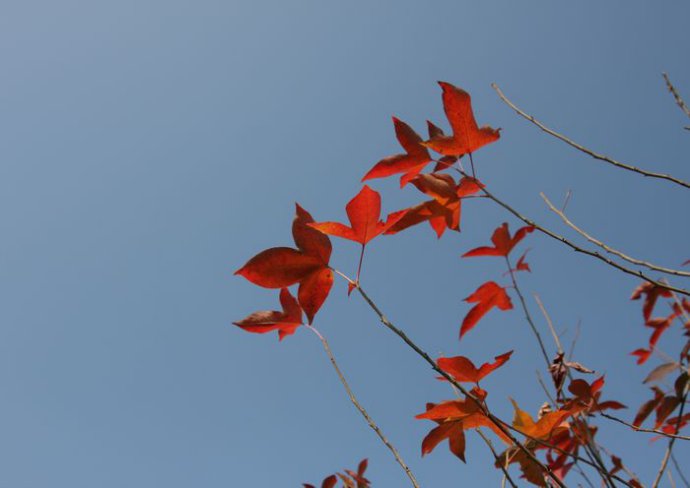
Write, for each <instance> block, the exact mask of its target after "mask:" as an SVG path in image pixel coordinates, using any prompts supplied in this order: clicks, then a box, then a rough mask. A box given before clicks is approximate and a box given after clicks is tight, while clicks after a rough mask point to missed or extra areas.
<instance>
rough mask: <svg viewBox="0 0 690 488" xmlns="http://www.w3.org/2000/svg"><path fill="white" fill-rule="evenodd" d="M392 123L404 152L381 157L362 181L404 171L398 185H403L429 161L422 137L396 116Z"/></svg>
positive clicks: (429, 157)
mask: <svg viewBox="0 0 690 488" xmlns="http://www.w3.org/2000/svg"><path fill="white" fill-rule="evenodd" d="M393 125H395V136H396V137H397V139H398V142H400V145H401V146H402V147H403V149H405V153H404V154H395V155H393V156H388V157H386V158H383V159H382V160H381V161H379V162H378V163H376V164H375V165H374V167H373V168H371V169H370V170H369V172H368V173H367V174H365V175H364V178H362V181H366V180H371V179H373V178H385V177H386V176H391V175H394V174H398V173H404V175H403V176H402V177H401V178H400V187H403V186H405V185H406V184H407V183H408V182H409V181H410V180H411V179H412V178H414V177H415V176H417V175H418V174H419V172H420V171H422V169H424V166H426V165H427V164H428V163H429V162H430V161H431V156H429V151H428V150H427V148H426V147H424V146H423V145H422V138H421V137H419V135H418V134H417V133H416V132H415V131H414V130H413V129H412V128H411V127H410V126H409V125H407V124H406V123H405V122H403V121H402V120H400V119H398V118H396V117H393Z"/></svg>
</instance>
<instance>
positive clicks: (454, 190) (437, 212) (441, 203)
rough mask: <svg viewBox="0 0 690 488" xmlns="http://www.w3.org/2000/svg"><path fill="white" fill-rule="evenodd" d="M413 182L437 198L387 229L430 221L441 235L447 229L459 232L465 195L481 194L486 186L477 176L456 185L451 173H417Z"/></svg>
mask: <svg viewBox="0 0 690 488" xmlns="http://www.w3.org/2000/svg"><path fill="white" fill-rule="evenodd" d="M412 183H413V184H414V185H415V186H416V187H417V189H418V190H419V191H421V192H422V193H425V194H427V195H429V196H431V197H433V200H428V201H426V202H422V203H420V204H419V205H415V206H414V207H410V208H409V209H407V213H406V214H405V216H404V217H403V218H402V219H400V220H399V221H398V222H397V223H396V224H395V225H393V226H392V227H391V228H390V229H388V230H387V231H386V234H395V233H397V232H400V231H401V230H404V229H407V228H408V227H412V226H413V225H417V224H419V223H422V222H429V225H431V228H432V229H434V231H436V235H437V236H438V237H439V238H440V237H441V236H442V235H443V233H444V232H445V230H446V229H450V230H454V231H459V230H460V218H461V216H462V198H464V197H467V196H469V195H472V194H474V193H477V192H478V191H479V190H481V189H482V188H483V187H484V185H482V183H481V182H480V181H479V180H476V179H474V178H469V177H466V178H462V179H461V180H460V183H458V184H456V183H455V180H454V179H453V177H452V176H450V175H444V174H439V173H431V174H423V175H419V176H417V177H416V178H415V179H414V180H412Z"/></svg>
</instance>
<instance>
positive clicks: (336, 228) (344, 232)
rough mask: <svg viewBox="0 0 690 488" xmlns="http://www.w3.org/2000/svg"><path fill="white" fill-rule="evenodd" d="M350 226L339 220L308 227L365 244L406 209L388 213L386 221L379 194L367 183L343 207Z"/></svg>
mask: <svg viewBox="0 0 690 488" xmlns="http://www.w3.org/2000/svg"><path fill="white" fill-rule="evenodd" d="M345 210H346V211H347V217H348V219H349V220H350V227H348V226H347V225H344V224H341V223H340V222H319V223H311V224H309V226H310V227H313V228H314V229H317V230H318V231H320V232H323V233H324V234H329V235H332V236H336V237H342V238H343V239H349V240H351V241H355V242H359V243H360V244H362V245H363V246H365V245H366V244H367V243H368V242H369V241H370V240H372V239H373V238H374V237H376V236H378V235H380V234H383V233H384V232H386V231H387V230H388V229H390V228H391V227H392V226H393V225H395V223H396V222H398V221H399V220H400V219H401V218H403V217H404V215H405V213H407V210H400V211H398V212H393V213H391V214H389V215H388V218H387V219H386V222H383V221H381V220H379V218H380V216H381V195H379V194H378V192H376V191H374V190H372V189H371V188H369V187H368V186H367V185H364V188H362V190H361V191H360V192H359V193H358V194H357V195H356V196H355V197H354V198H353V199H352V200H350V201H349V202H348V204H347V206H346V207H345Z"/></svg>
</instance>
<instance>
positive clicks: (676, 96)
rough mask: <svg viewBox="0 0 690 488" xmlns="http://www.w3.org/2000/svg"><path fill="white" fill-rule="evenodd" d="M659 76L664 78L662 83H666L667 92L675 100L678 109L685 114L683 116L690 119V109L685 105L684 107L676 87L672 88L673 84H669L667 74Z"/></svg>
mask: <svg viewBox="0 0 690 488" xmlns="http://www.w3.org/2000/svg"><path fill="white" fill-rule="evenodd" d="M661 76H663V77H664V81H666V87H667V88H668V91H670V92H671V94H672V95H673V98H674V99H675V100H676V105H678V106H679V107H680V109H681V110H682V111H683V112H685V115H687V116H688V117H690V108H688V106H687V105H685V102H684V101H683V99H682V98H681V96H680V94H679V93H678V90H676V87H675V86H673V83H671V80H670V79H669V77H668V74H666V73H661Z"/></svg>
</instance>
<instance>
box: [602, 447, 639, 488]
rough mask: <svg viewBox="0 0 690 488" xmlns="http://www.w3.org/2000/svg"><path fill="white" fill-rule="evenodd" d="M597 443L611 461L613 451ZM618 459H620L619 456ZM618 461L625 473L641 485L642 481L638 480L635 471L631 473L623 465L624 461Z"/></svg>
mask: <svg viewBox="0 0 690 488" xmlns="http://www.w3.org/2000/svg"><path fill="white" fill-rule="evenodd" d="M597 445H598V446H599V449H601V450H602V451H604V452H605V453H606V455H607V456H608V457H610V458H611V461H612V462H613V453H612V452H611V451H609V450H608V449H606V448H605V447H604V446H602V445H601V444H597ZM619 459H620V458H619ZM620 462H621V467H622V468H623V471H625V473H626V474H627V475H628V476H630V478H631V479H634V480H635V481H637V482H638V483H640V486H642V483H641V482H640V478H639V477H638V476H637V475H636V474H635V473H633V472H632V471H630V469H628V467H627V466H626V465H625V463H624V462H623V460H622V459H621V460H620Z"/></svg>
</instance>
